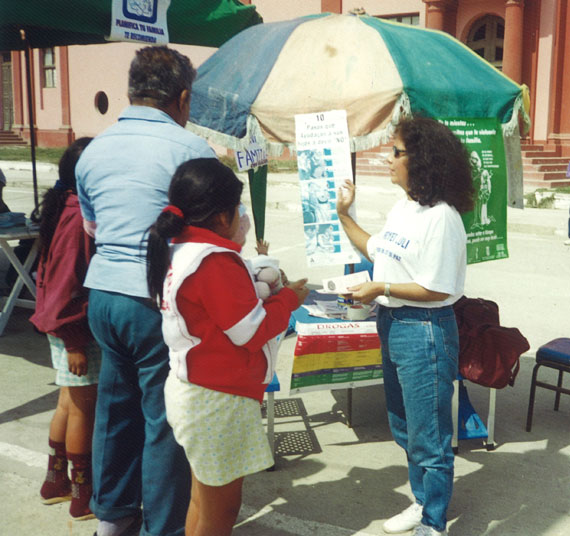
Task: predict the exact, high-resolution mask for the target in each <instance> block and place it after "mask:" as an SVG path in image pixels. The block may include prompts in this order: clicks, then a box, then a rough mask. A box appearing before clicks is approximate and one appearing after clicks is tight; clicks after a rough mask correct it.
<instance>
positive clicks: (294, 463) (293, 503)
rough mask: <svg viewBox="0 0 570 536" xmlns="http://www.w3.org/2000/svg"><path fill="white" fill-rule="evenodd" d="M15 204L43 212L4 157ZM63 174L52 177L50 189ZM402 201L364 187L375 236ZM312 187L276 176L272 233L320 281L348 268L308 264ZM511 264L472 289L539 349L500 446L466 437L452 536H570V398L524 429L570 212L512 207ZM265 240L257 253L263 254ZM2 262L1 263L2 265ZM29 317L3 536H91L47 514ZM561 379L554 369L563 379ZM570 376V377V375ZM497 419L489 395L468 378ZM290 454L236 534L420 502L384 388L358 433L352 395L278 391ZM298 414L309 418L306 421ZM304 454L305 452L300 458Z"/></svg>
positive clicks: (560, 298)
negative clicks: (304, 194) (304, 192)
mask: <svg viewBox="0 0 570 536" xmlns="http://www.w3.org/2000/svg"><path fill="white" fill-rule="evenodd" d="M0 167H2V169H3V170H4V172H5V173H6V175H7V177H8V187H7V188H6V190H5V198H6V200H7V202H8V204H9V206H10V207H11V208H12V210H14V211H17V210H23V211H26V212H29V210H30V209H31V206H32V197H31V189H30V177H29V172H27V171H18V170H16V169H10V168H9V166H7V165H6V164H4V163H0ZM54 181H55V173H54V172H53V169H52V170H51V171H50V170H49V169H47V170H41V171H40V184H41V185H47V184H53V182H54ZM398 195H399V192H398V190H397V189H396V188H395V187H393V186H391V185H390V183H389V181H388V180H387V179H386V178H362V179H359V180H358V212H359V218H360V220H361V222H362V223H363V226H364V227H365V228H366V229H368V230H370V231H374V230H376V229H377V228H378V227H380V226H381V224H382V221H383V219H384V217H385V215H386V212H387V210H388V209H389V207H390V206H391V205H392V204H393V202H394V200H395V199H396V197H397V196H398ZM298 201H299V190H298V187H297V184H296V180H295V177H294V176H291V175H272V176H270V187H269V193H268V215H267V231H266V234H267V238H268V240H269V241H270V242H271V252H272V253H273V254H275V255H276V256H278V257H279V258H280V259H281V262H282V266H283V268H284V269H285V271H286V272H287V274H288V275H289V277H290V278H296V277H302V276H304V275H307V276H308V277H309V278H310V283H311V284H314V285H318V286H320V281H321V279H322V278H324V277H329V276H332V275H338V274H339V271H340V269H339V268H338V267H337V268H328V269H326V270H324V269H312V270H308V269H306V268H304V266H305V261H304V258H303V246H302V227H301V218H300V211H299V208H298V207H299V202H298ZM508 217H509V253H510V257H509V258H508V259H505V260H501V261H493V262H488V263H483V264H479V265H474V266H470V267H469V268H468V273H467V288H466V294H467V295H469V296H482V297H486V298H490V299H493V300H495V301H496V302H497V303H498V304H499V306H500V310H501V319H502V323H503V325H505V326H516V327H518V328H519V329H520V330H521V332H522V333H523V334H524V335H525V336H526V337H527V339H528V340H529V342H530V345H531V350H530V351H529V352H528V353H527V354H525V355H524V356H523V358H522V360H521V361H522V366H521V371H520V373H519V376H518V377H517V380H516V383H515V386H514V387H512V388H511V387H507V388H505V389H503V390H500V391H499V392H498V393H497V413H496V431H495V438H496V440H497V442H498V447H497V449H496V450H494V451H492V452H487V451H486V450H485V448H483V445H482V442H481V440H466V441H462V442H460V445H459V448H460V452H459V455H458V457H457V459H456V481H455V489H454V494H453V499H452V502H451V506H450V510H449V518H450V523H449V533H450V535H451V536H481V535H489V536H510V535H522V536H566V535H568V534H570V397H563V398H562V401H561V408H560V411H559V412H554V411H553V410H552V406H553V399H554V395H553V393H550V392H547V391H545V390H539V392H538V394H537V400H536V407H535V417H534V425H533V429H532V432H531V433H527V432H525V430H524V425H525V420H526V410H527V404H528V393H529V385H530V374H531V372H532V366H533V363H534V352H535V350H536V348H537V347H538V346H540V345H541V344H543V343H544V342H546V341H548V340H550V339H552V338H555V337H560V336H565V335H567V334H568V318H569V317H570V285H569V284H568V281H569V280H570V247H567V246H564V244H563V242H564V240H565V238H566V236H565V233H566V229H567V219H568V213H567V211H566V210H560V209H559V210H544V209H542V210H541V209H525V210H524V211H516V210H510V209H509V214H508ZM252 251H253V250H252V241H251V239H250V240H249V244H248V245H247V246H246V254H248V253H252ZM1 268H2V266H1V265H0V270H1ZM29 315H30V312H29V311H26V310H22V309H16V312H15V314H14V315H13V317H12V318H11V320H10V322H9V324H8V326H7V329H6V331H5V333H4V335H3V336H2V337H0V364H1V365H2V374H1V376H0V520H1V524H0V535H1V536H4V535H6V536H36V535H42V536H69V535H72V536H91V535H92V534H93V531H94V530H95V527H96V522H95V521H86V522H74V521H71V519H70V518H69V516H68V514H67V506H66V505H54V506H49V507H48V506H43V505H42V504H41V503H40V502H39V500H38V491H39V487H40V485H41V482H42V480H43V477H44V472H45V464H46V460H47V455H46V452H47V433H48V426H49V421H50V419H51V416H52V414H53V410H54V408H55V403H56V397H57V389H56V387H55V385H54V384H53V371H52V369H51V367H50V362H49V350H48V345H47V342H46V341H45V339H44V337H43V336H40V335H38V334H36V333H34V332H33V330H32V329H31V326H30V324H29V322H28V317H29ZM294 344H295V339H294V337H289V338H287V339H286V340H285V341H284V344H283V346H282V350H281V355H280V363H279V374H280V378H281V380H282V383H286V381H284V380H285V378H287V375H288V372H289V370H290V367H291V356H292V354H293V348H294ZM553 376H554V375H552V374H545V378H546V377H550V378H553ZM566 381H567V382H568V380H566ZM468 390H469V395H470V398H471V401H472V403H473V405H474V406H475V408H476V409H477V411H478V412H479V414H480V415H481V416H482V417H483V418H484V416H485V415H486V412H487V407H488V402H487V400H488V391H487V390H486V389H485V388H482V387H479V386H477V385H474V384H471V383H469V384H468ZM277 398H278V399H279V400H281V406H280V412H279V414H280V415H289V416H280V417H278V418H277V419H276V422H277V428H276V431H277V432H278V435H277V440H278V443H277V444H278V449H279V450H280V451H281V452H282V454H279V455H278V456H277V458H276V462H277V467H276V470H275V471H274V472H263V473H260V474H257V475H254V476H252V477H250V478H249V479H247V480H246V485H245V491H244V501H243V502H244V504H243V508H242V511H241V514H240V518H239V522H238V526H237V528H236V529H235V531H234V533H235V534H236V536H290V535H298V536H305V535H318V536H321V535H322V536H348V535H363V536H364V535H373V534H376V535H381V534H383V532H382V528H381V527H382V522H383V520H385V519H386V518H387V517H390V516H391V515H393V514H394V513H396V512H398V511H399V510H401V509H402V508H404V507H406V506H407V505H408V504H409V502H410V498H411V494H410V490H409V487H408V485H407V483H406V480H407V476H406V460H405V456H404V455H403V453H402V451H401V450H400V449H399V448H398V447H396V445H395V444H394V442H393V441H392V439H391V436H390V433H389V430H388V425H387V419H386V411H385V407H384V399H383V388H382V386H374V387H364V388H359V389H356V390H355V391H354V397H353V398H354V402H353V403H354V407H353V427H352V428H350V427H348V426H347V425H346V412H347V400H346V391H343V390H337V391H322V392H317V393H307V394H303V395H302V396H298V395H295V396H290V395H289V393H288V392H287V388H286V386H285V385H284V386H283V390H282V391H281V392H280V393H278V397H277ZM295 413H296V415H295ZM292 452H295V454H291V453H292Z"/></svg>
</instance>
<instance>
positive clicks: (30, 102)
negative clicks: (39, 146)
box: [20, 30, 38, 209]
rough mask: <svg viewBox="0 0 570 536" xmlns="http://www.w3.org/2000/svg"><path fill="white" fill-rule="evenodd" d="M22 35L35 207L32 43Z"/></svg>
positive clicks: (23, 32)
mask: <svg viewBox="0 0 570 536" xmlns="http://www.w3.org/2000/svg"><path fill="white" fill-rule="evenodd" d="M20 37H21V38H22V41H23V43H24V55H25V58H26V89H27V93H28V117H29V122H30V145H31V153H32V180H33V184H34V207H35V208H36V209H37V208H38V176H37V172H36V131H35V128H34V124H35V118H34V106H33V98H32V94H33V93H32V70H31V67H30V63H31V61H30V44H29V43H28V40H27V39H26V32H25V30H20Z"/></svg>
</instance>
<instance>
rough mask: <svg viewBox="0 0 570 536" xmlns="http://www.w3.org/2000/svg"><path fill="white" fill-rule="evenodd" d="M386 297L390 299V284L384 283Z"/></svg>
mask: <svg viewBox="0 0 570 536" xmlns="http://www.w3.org/2000/svg"><path fill="white" fill-rule="evenodd" d="M384 296H386V298H389V297H390V283H384Z"/></svg>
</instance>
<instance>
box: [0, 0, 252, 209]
mask: <svg viewBox="0 0 570 536" xmlns="http://www.w3.org/2000/svg"><path fill="white" fill-rule="evenodd" d="M111 17H112V0H81V1H80V2H78V1H77V0H49V1H48V0H1V1H0V51H6V50H23V51H25V53H26V75H27V76H26V78H27V93H28V96H27V97H28V109H29V110H30V114H29V118H30V137H31V138H30V142H31V153H32V173H33V182H34V202H35V205H36V206H37V205H38V192H37V175H36V165H35V164H36V162H35V160H36V159H35V145H36V143H35V132H34V128H33V125H34V117H33V106H32V88H31V82H30V80H31V76H30V61H29V55H30V49H31V48H47V47H53V46H65V45H89V44H101V43H107V42H108V41H107V40H106V38H105V37H106V36H108V35H109V33H110V29H111ZM261 22H262V19H261V16H260V15H259V13H257V11H256V9H255V6H251V5H247V6H246V5H243V4H241V3H240V2H239V1H238V0H170V5H169V8H168V11H167V25H168V34H169V41H170V42H171V43H178V44H185V45H199V46H209V47H219V46H221V45H222V44H223V43H224V42H225V41H227V40H228V39H230V38H231V37H232V36H234V35H235V34H237V33H238V32H240V31H241V30H243V29H244V28H247V27H248V26H252V25H254V24H258V23H261Z"/></svg>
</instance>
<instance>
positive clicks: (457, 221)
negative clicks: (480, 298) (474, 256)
mask: <svg viewBox="0 0 570 536" xmlns="http://www.w3.org/2000/svg"><path fill="white" fill-rule="evenodd" d="M466 244H467V235H466V234H465V228H464V226H463V221H462V220H461V216H460V215H459V213H458V212H457V210H456V209H455V208H453V207H451V206H449V205H448V204H447V203H443V202H439V203H438V204H436V205H435V206H433V207H429V206H421V205H420V204H419V203H417V202H416V201H412V200H410V199H402V200H400V201H398V202H397V203H396V204H395V205H394V207H393V208H392V210H391V211H390V212H389V214H388V217H387V220H386V224H385V225H384V228H383V229H382V231H381V232H380V233H378V234H376V235H373V236H371V237H370V238H369V239H368V243H367V249H368V256H369V258H370V259H371V260H372V261H373V262H374V276H373V280H374V281H383V282H386V283H410V282H415V283H417V284H418V285H421V286H422V287H424V288H426V289H428V290H432V291H434V292H442V293H445V294H449V297H448V298H447V299H446V300H444V301H436V302H434V301H431V302H417V301H412V300H402V299H398V298H394V297H393V296H391V297H390V298H386V297H385V296H379V297H378V298H376V301H377V302H378V303H380V304H381V305H386V306H388V307H402V306H403V305H411V306H413V307H442V306H444V305H451V304H453V303H455V302H456V301H457V300H458V299H459V298H460V297H461V296H462V294H463V287H464V284H465V272H466V266H467V250H466Z"/></svg>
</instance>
